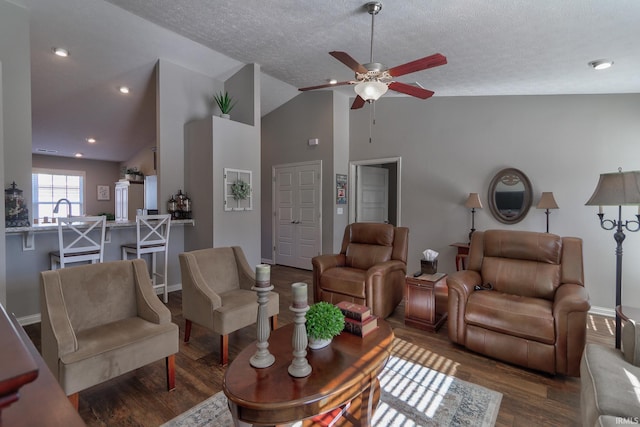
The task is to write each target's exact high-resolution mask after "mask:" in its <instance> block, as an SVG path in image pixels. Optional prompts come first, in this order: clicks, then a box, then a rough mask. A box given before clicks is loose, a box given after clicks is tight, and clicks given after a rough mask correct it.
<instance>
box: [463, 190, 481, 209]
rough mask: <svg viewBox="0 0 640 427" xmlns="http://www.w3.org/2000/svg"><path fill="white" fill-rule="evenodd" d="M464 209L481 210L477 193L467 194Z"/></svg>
mask: <svg viewBox="0 0 640 427" xmlns="http://www.w3.org/2000/svg"><path fill="white" fill-rule="evenodd" d="M464 207H465V208H469V209H482V202H481V201H480V196H478V193H469V197H467V201H466V202H465V203H464Z"/></svg>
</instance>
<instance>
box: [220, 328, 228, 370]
mask: <svg viewBox="0 0 640 427" xmlns="http://www.w3.org/2000/svg"><path fill="white" fill-rule="evenodd" d="M227 363H229V335H228V334H227V335H220V365H221V366H227Z"/></svg>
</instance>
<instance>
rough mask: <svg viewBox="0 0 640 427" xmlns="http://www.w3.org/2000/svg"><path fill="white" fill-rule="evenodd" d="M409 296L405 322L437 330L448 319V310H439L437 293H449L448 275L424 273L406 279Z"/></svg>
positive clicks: (429, 329) (430, 330)
mask: <svg viewBox="0 0 640 427" xmlns="http://www.w3.org/2000/svg"><path fill="white" fill-rule="evenodd" d="M405 286H406V287H407V289H406V290H407V292H406V295H407V298H406V303H405V308H404V323H405V325H408V326H413V327H416V328H419V329H424V330H426V331H429V332H436V331H437V330H438V329H439V328H440V326H442V324H443V323H444V321H445V320H446V319H447V311H446V310H444V309H442V308H443V307H441V310H438V306H437V298H436V294H437V293H439V294H445V295H446V294H447V291H448V288H447V275H446V274H444V273H435V274H423V275H421V276H418V277H411V276H407V277H406V279H405Z"/></svg>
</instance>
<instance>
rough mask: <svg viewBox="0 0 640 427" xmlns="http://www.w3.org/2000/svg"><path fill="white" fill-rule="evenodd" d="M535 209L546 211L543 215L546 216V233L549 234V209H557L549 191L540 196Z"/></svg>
mask: <svg viewBox="0 0 640 427" xmlns="http://www.w3.org/2000/svg"><path fill="white" fill-rule="evenodd" d="M536 208H537V209H546V211H545V214H547V233H548V232H549V214H550V213H551V212H549V209H558V204H557V203H556V199H554V198H553V193H552V192H550V191H544V192H543V193H542V196H540V201H539V202H538V205H537V206H536Z"/></svg>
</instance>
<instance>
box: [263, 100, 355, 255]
mask: <svg viewBox="0 0 640 427" xmlns="http://www.w3.org/2000/svg"><path fill="white" fill-rule="evenodd" d="M333 100H334V94H333V92H331V91H318V92H304V93H302V94H300V95H298V96H297V97H295V98H293V99H292V100H291V101H289V102H287V103H286V104H284V105H283V106H281V107H280V108H278V109H276V110H274V111H272V112H271V113H269V114H267V115H266V116H264V117H263V118H262V160H261V164H262V175H261V181H262V183H263V186H262V212H263V215H262V217H261V227H262V258H263V259H264V260H272V257H273V256H272V250H271V248H272V241H273V230H272V228H273V226H272V220H273V206H272V205H273V201H272V197H273V194H272V193H273V191H272V190H273V189H272V177H271V173H272V168H273V166H274V165H283V164H287V163H297V162H307V161H311V160H322V213H323V215H322V252H323V253H331V252H332V251H333V215H331V214H329V213H330V212H333V209H334V207H335V175H334V165H333V159H334V157H333V156H334V155H333V152H334V140H333V138H334V130H333V128H334V123H333V117H334V116H333V115H334V109H333ZM311 138H318V139H319V140H320V143H319V145H316V146H309V145H308V143H307V142H308V140H309V139H311ZM343 230H344V228H343Z"/></svg>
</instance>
